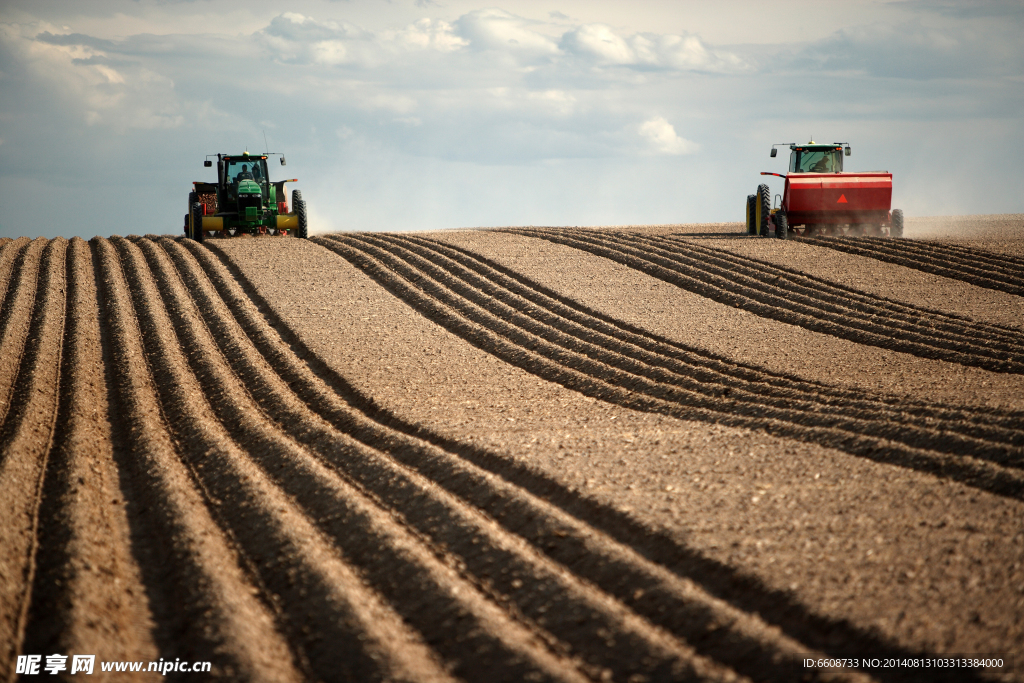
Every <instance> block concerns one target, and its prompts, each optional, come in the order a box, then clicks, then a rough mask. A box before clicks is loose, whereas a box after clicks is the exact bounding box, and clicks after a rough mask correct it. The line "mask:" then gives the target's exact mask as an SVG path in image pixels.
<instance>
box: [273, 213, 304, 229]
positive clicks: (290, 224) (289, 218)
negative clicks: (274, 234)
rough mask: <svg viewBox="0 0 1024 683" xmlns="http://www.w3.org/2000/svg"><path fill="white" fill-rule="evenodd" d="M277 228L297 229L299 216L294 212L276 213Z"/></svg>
mask: <svg viewBox="0 0 1024 683" xmlns="http://www.w3.org/2000/svg"><path fill="white" fill-rule="evenodd" d="M277 229H278V230H298V229H299V217H298V216H297V215H295V214H294V213H279V214H277Z"/></svg>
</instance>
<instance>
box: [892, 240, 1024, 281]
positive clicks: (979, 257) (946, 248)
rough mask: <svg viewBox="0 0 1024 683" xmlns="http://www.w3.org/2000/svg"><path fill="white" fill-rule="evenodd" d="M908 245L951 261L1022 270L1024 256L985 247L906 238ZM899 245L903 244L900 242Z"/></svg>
mask: <svg viewBox="0 0 1024 683" xmlns="http://www.w3.org/2000/svg"><path fill="white" fill-rule="evenodd" d="M907 241H908V242H910V247H911V248H913V249H915V250H919V251H922V252H926V253H937V254H941V255H943V257H945V258H948V259H950V260H953V261H967V262H968V263H971V264H978V263H981V264H990V265H991V266H993V267H994V268H995V269H997V270H1002V271H1004V272H1007V273H1010V274H1017V273H1021V272H1024V258H1020V257H1018V256H1011V255H1010V254H999V253H996V252H994V251H988V250H985V249H976V248H974V247H967V246H964V245H962V244H951V243H948V242H932V241H918V240H907ZM901 246H903V245H902V244H901Z"/></svg>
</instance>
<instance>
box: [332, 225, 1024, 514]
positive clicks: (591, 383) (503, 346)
mask: <svg viewBox="0 0 1024 683" xmlns="http://www.w3.org/2000/svg"><path fill="white" fill-rule="evenodd" d="M317 241H318V243H321V244H323V245H324V246H327V247H328V248H330V249H332V250H333V251H335V252H337V253H338V254H339V255H341V256H343V257H345V258H346V259H347V260H349V261H350V262H352V263H353V264H354V265H356V267H359V268H361V269H363V270H364V271H365V272H366V273H367V275H369V276H371V277H373V278H374V279H375V280H377V281H378V282H379V283H380V284H381V285H382V286H384V287H385V288H386V289H388V290H389V291H391V292H392V293H393V294H395V295H396V296H398V297H399V298H401V299H403V300H404V301H406V302H407V303H409V304H410V305H411V306H413V307H414V308H416V309H417V310H419V311H420V312H421V313H422V314H423V315H425V316H426V317H427V318H429V319H430V320H433V321H434V322H436V323H438V324H440V325H442V326H443V327H445V328H447V329H448V330H449V331H451V332H452V333H453V334H457V335H458V336H461V337H463V338H464V339H466V340H467V341H469V342H470V343H472V344H474V345H476V346H478V347H479V348H481V349H483V350H484V351H487V352H488V353H491V354H494V355H496V356H498V357H499V358H501V359H502V360H505V361H506V362H508V363H511V364H512V365H516V366H517V367H520V368H522V369H524V370H527V371H528V372H532V373H534V374H537V375H539V376H540V377H542V378H544V379H547V380H549V381H552V382H556V383H558V384H562V385H563V386H565V387H567V388H570V389H574V390H576V391H579V392H580V393H583V394H585V395H588V396H591V397H593V398H597V399H600V400H604V401H608V402H610V403H616V404H618V405H622V406H625V407H629V408H633V409H636V410H642V411H648V412H659V413H662V414H667V415H672V416H674V417H679V418H682V419H689V420H698V421H702V422H713V423H721V424H728V425H731V426H737V427H742V428H747V429H755V430H761V431H766V432H768V433H771V434H775V435H781V436H787V437H790V438H795V439H798V440H801V441H809V442H812V443H819V444H821V445H825V446H829V447H833V448H838V449H840V450H843V451H846V452H848V453H851V454H854V455H859V456H862V457H866V458H869V459H871V460H875V461H876V462H886V463H890V464H894V465H899V466H902V467H908V468H911V469H917V470H920V471H924V472H929V473H931V474H935V475H938V476H942V477H948V478H952V479H955V480H957V481H961V482H963V483H965V484H968V485H970V486H975V487H978V488H981V489H983V490H988V491H991V492H993V493H997V494H999V495H1004V496H1009V497H1012V498H1020V497H1021V496H1022V495H1024V488H1022V486H1024V479H1022V476H1024V475H1022V473H1021V472H1019V471H1016V470H1014V469H1010V468H1005V467H1002V466H1000V465H997V464H993V463H988V462H985V461H981V460H978V459H976V458H972V457H969V456H964V457H955V456H949V455H945V454H941V453H935V452H932V451H925V450H921V449H917V448H912V447H909V446H905V445H903V444H899V443H893V442H890V441H885V440H883V439H879V438H876V437H869V436H863V435H858V434H851V433H849V432H841V431H839V430H835V429H831V428H822V427H814V426H810V427H808V426H804V425H800V424H798V423H797V424H793V423H787V422H780V421H778V420H765V419H757V418H750V417H747V416H744V415H737V414H734V413H731V412H724V411H720V410H712V409H709V408H706V407H703V406H702V405H700V404H702V403H708V399H706V398H704V397H694V398H693V400H692V401H686V402H673V401H668V400H664V399H663V398H660V397H654V396H649V395H644V394H640V393H637V392H636V391H633V390H632V389H631V388H625V387H620V386H616V385H613V384H609V383H608V382H607V381H605V377H606V376H608V375H614V374H615V372H617V371H614V369H611V368H607V366H605V367H603V368H597V370H598V372H599V373H600V374H598V375H597V376H595V375H590V374H587V373H585V372H581V371H580V370H578V369H576V367H573V366H590V367H594V366H595V365H596V363H595V362H594V361H590V360H589V359H580V358H576V357H574V355H573V354H571V353H569V352H566V351H563V350H558V351H555V352H554V353H553V357H555V358H558V359H559V360H558V361H553V360H550V359H548V358H546V357H543V356H541V355H539V354H538V353H536V352H535V350H534V349H536V348H539V347H543V346H544V345H546V344H547V342H544V341H543V340H539V339H537V338H534V339H532V340H530V341H527V342H526V343H528V344H531V345H532V346H533V348H528V347H527V346H524V345H520V344H518V343H516V342H515V341H513V340H511V339H509V338H506V337H504V336H503V335H502V334H495V333H493V332H491V331H490V330H489V329H487V328H485V327H483V326H481V325H480V324H479V323H478V322H476V321H475V320H471V319H469V318H466V317H464V316H463V315H462V314H460V313H458V312H456V311H455V310H454V309H452V308H451V307H449V306H448V305H447V304H444V303H441V301H440V300H437V299H434V298H433V296H432V295H433V293H437V294H438V296H441V297H445V292H444V291H443V289H442V288H440V287H438V286H436V285H433V286H432V285H431V283H428V282H426V280H425V278H423V277H417V278H416V284H415V285H413V284H412V283H411V281H407V280H405V279H404V278H400V277H398V276H397V275H396V274H395V272H394V271H393V270H392V268H395V267H396V266H397V267H398V268H399V269H401V268H402V265H401V263H391V264H389V265H388V266H384V265H383V264H382V263H381V262H379V261H377V260H376V259H375V258H373V257H370V256H369V255H368V254H367V253H365V252H364V251H361V250H356V249H354V248H353V247H351V246H349V245H347V244H345V243H343V242H342V241H341V239H339V238H337V237H335V238H333V239H326V240H323V239H318V240H317ZM367 249H372V248H371V247H367ZM421 288H426V289H425V290H424V291H421ZM426 290H430V292H431V295H430V296H428V295H427V294H426ZM467 306H468V307H469V308H476V307H474V306H473V305H472V304H468V305H467ZM481 314H482V315H481ZM473 315H474V317H476V318H480V319H485V318H490V324H491V325H493V326H496V327H497V329H501V328H507V331H508V333H509V334H510V335H511V336H512V338H516V337H522V336H523V335H521V334H520V333H519V332H518V331H516V330H514V329H511V328H510V326H508V325H506V324H505V323H503V322H502V321H500V320H497V319H494V318H493V316H490V315H489V314H486V313H484V312H482V311H479V309H477V311H475V312H474V313H473ZM563 360H564V361H566V362H569V363H570V364H569V365H564V364H562V362H560V361H563ZM679 393H681V394H683V395H685V392H682V391H680V392H679Z"/></svg>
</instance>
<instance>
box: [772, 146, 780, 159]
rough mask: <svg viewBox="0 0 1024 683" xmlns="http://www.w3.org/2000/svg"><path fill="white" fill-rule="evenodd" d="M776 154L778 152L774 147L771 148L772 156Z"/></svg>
mask: <svg viewBox="0 0 1024 683" xmlns="http://www.w3.org/2000/svg"><path fill="white" fill-rule="evenodd" d="M778 153H779V150H777V149H775V148H774V147H772V156H773V157H774V156H775V155H776V154H778Z"/></svg>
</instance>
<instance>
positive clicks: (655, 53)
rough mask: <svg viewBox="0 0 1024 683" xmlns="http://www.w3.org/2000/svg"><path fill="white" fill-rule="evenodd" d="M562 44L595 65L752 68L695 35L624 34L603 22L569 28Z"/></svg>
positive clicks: (721, 69) (670, 67)
mask: <svg viewBox="0 0 1024 683" xmlns="http://www.w3.org/2000/svg"><path fill="white" fill-rule="evenodd" d="M559 45H560V47H561V48H562V49H563V50H565V51H566V52H568V53H570V54H572V55H575V56H576V57H577V58H580V59H583V60H585V61H588V62H590V63H591V64H593V65H595V66H627V67H634V68H656V69H675V70H682V71H728V72H740V71H746V70H749V68H750V67H749V66H748V65H747V64H745V63H744V62H743V60H742V59H740V58H739V57H737V56H736V55H734V54H731V53H728V52H724V51H714V50H711V49H710V48H708V47H707V46H706V45H704V43H703V42H702V41H701V40H700V38H698V37H697V36H694V35H673V34H655V33H634V34H632V35H629V36H625V37H623V36H620V35H619V34H617V33H615V31H614V30H613V29H612V28H611V27H610V26H606V25H604V24H585V25H583V26H579V27H577V28H576V29H574V30H572V31H568V32H566V33H565V34H563V36H562V40H561V42H560V43H559Z"/></svg>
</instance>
